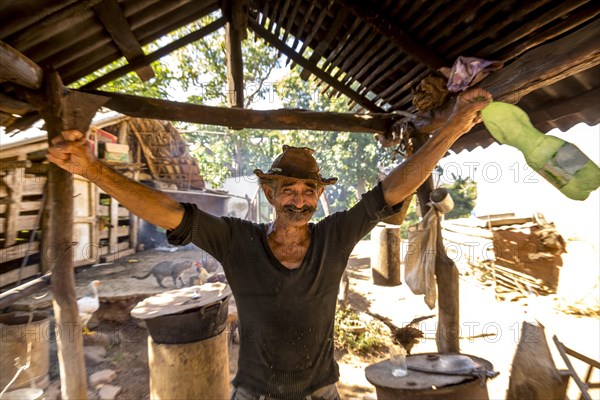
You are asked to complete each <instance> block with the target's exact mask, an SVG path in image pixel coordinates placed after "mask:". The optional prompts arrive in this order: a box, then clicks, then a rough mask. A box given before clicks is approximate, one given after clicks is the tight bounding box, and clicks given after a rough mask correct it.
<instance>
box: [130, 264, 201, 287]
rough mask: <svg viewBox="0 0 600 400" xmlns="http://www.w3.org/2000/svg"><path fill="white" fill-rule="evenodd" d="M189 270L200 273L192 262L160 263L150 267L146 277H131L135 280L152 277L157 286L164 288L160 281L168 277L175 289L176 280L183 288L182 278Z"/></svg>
mask: <svg viewBox="0 0 600 400" xmlns="http://www.w3.org/2000/svg"><path fill="white" fill-rule="evenodd" d="M189 269H194V270H196V271H197V272H198V273H200V270H199V269H198V266H197V265H196V264H195V263H194V262H192V261H179V262H173V261H162V262H159V263H158V264H156V265H155V266H154V267H152V269H151V270H150V271H149V272H148V273H147V274H146V275H142V276H135V275H132V276H131V277H132V278H135V279H146V278H148V277H149V276H150V275H154V277H155V278H156V282H158V286H160V287H162V288H166V286H164V285H163V284H162V281H163V280H164V279H165V278H166V277H168V276H170V277H171V278H172V279H173V285H174V286H175V287H177V281H178V280H179V281H180V282H181V286H182V287H183V286H184V285H185V283H184V281H183V278H182V276H183V274H184V273H185V272H186V271H188V270H189Z"/></svg>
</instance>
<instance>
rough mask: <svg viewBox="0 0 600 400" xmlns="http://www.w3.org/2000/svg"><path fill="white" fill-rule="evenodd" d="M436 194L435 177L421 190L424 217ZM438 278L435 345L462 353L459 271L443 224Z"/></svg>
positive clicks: (420, 141) (418, 140) (420, 142)
mask: <svg viewBox="0 0 600 400" xmlns="http://www.w3.org/2000/svg"><path fill="white" fill-rule="evenodd" d="M415 139H416V140H415V149H414V150H415V152H416V151H417V150H418V149H419V148H420V147H421V146H422V145H423V144H424V142H425V138H424V137H422V136H417V137H416V138H415ZM432 190H433V179H432V178H431V176H429V178H427V180H426V181H425V182H424V183H423V184H422V185H421V187H419V189H418V190H417V197H418V199H419V205H420V208H421V215H425V214H426V213H427V211H428V206H427V203H428V202H429V195H430V193H431V191H432ZM435 276H436V279H437V290H438V310H439V313H438V314H439V315H438V327H437V332H436V334H435V341H436V344H437V348H438V352H440V353H458V352H459V351H460V345H459V337H460V326H459V321H460V319H459V298H458V269H457V268H456V265H455V264H454V262H453V261H452V260H451V259H450V258H449V257H448V255H447V254H446V249H445V248H444V241H443V238H442V228H441V224H438V232H437V248H436V257H435Z"/></svg>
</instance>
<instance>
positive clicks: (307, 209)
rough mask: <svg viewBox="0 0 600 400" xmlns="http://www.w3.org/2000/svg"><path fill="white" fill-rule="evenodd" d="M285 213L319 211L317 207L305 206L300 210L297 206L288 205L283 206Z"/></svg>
mask: <svg viewBox="0 0 600 400" xmlns="http://www.w3.org/2000/svg"><path fill="white" fill-rule="evenodd" d="M283 211H293V212H315V211H317V208H316V207H312V206H309V205H306V206H304V207H300V208H298V207H296V206H294V205H292V204H289V205H287V206H283Z"/></svg>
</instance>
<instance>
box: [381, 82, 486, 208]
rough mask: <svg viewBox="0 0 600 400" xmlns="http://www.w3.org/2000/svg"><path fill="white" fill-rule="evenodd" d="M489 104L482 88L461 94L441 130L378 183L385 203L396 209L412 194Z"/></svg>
mask: <svg viewBox="0 0 600 400" xmlns="http://www.w3.org/2000/svg"><path fill="white" fill-rule="evenodd" d="M491 101H492V96H491V95H490V94H489V93H488V92H487V91H485V90H483V89H473V90H470V91H468V92H464V93H461V94H460V95H459V96H458V98H457V99H456V104H455V106H454V110H453V111H452V115H451V116H450V119H449V120H448V121H447V122H446V124H445V125H444V126H442V128H440V131H439V132H438V133H437V134H436V135H435V136H433V137H432V138H431V139H429V140H428V141H427V142H426V143H425V144H424V145H423V147H421V148H420V149H419V150H418V151H417V152H416V153H415V154H413V156H412V157H410V158H408V159H407V160H405V161H404V162H403V163H402V164H400V165H399V166H398V167H396V168H394V169H393V170H392V172H390V173H389V175H388V176H386V177H385V179H384V180H383V181H382V182H381V186H382V189H383V196H384V198H385V201H386V203H387V204H388V205H390V206H395V205H396V204H398V203H400V202H401V201H402V200H404V199H405V198H406V197H407V196H408V195H410V194H411V193H414V192H415V191H416V190H417V188H418V187H419V186H421V184H423V182H425V180H426V179H427V178H428V177H429V175H430V174H431V171H432V170H433V168H435V166H436V164H437V163H438V161H439V160H440V159H441V158H442V157H443V156H444V154H446V152H447V151H448V149H450V147H451V146H452V144H454V142H456V140H458V138H459V137H461V136H462V135H463V134H464V133H466V132H468V131H469V130H470V129H471V128H472V127H473V126H474V125H475V123H476V119H477V117H478V116H477V114H478V112H479V111H480V110H482V109H484V108H485V107H486V106H487V105H488V104H489V103H490V102H491Z"/></svg>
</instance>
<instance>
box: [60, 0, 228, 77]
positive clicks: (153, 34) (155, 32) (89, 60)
mask: <svg viewBox="0 0 600 400" xmlns="http://www.w3.org/2000/svg"><path fill="white" fill-rule="evenodd" d="M164 3H165V4H171V3H172V4H174V6H173V8H174V9H173V10H172V11H171V12H169V13H166V14H164V15H163V16H162V18H163V19H164V20H165V25H161V26H158V27H156V26H153V25H152V24H150V26H146V25H143V26H141V27H138V26H139V25H141V24H143V23H146V22H148V21H152V19H151V16H152V15H154V17H156V15H155V14H152V10H150V11H149V14H150V16H145V15H138V16H137V18H136V22H135V24H133V25H132V29H133V31H134V32H135V34H136V37H138V38H139V42H140V43H141V44H142V45H144V44H146V43H150V42H151V41H153V40H155V39H158V38H159V37H161V36H163V35H166V34H167V33H169V32H172V31H174V30H175V29H177V28H179V27H181V26H182V25H185V24H188V23H190V22H193V21H196V20H198V19H199V18H201V17H203V16H205V15H207V14H209V13H211V12H212V11H214V10H216V9H217V6H216V5H213V4H211V5H208V6H206V5H205V4H204V2H198V3H196V2H190V3H188V4H186V5H185V6H184V7H182V8H180V9H177V8H176V5H177V1H175V0H173V1H166V2H164ZM162 11H164V10H162ZM92 53H94V57H90V53H89V52H86V51H82V52H81V53H80V54H78V56H77V57H76V58H74V59H72V60H71V62H70V63H69V64H68V65H65V66H62V67H60V68H59V70H61V71H62V69H63V68H66V69H67V70H71V68H67V67H68V66H71V65H73V64H79V65H80V67H79V68H77V69H76V70H77V72H75V71H73V72H71V73H64V74H63V75H62V78H63V82H64V83H65V84H70V83H72V82H73V81H75V80H77V79H79V78H81V77H83V76H86V75H88V74H91V73H92V72H94V71H97V70H98V69H100V68H102V67H104V66H106V65H108V64H110V63H111V62H113V61H115V60H116V59H117V58H118V57H116V56H115V53H114V51H111V50H110V49H108V48H106V47H100V48H98V49H96V50H93V51H92ZM100 55H102V57H101V56H100Z"/></svg>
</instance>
